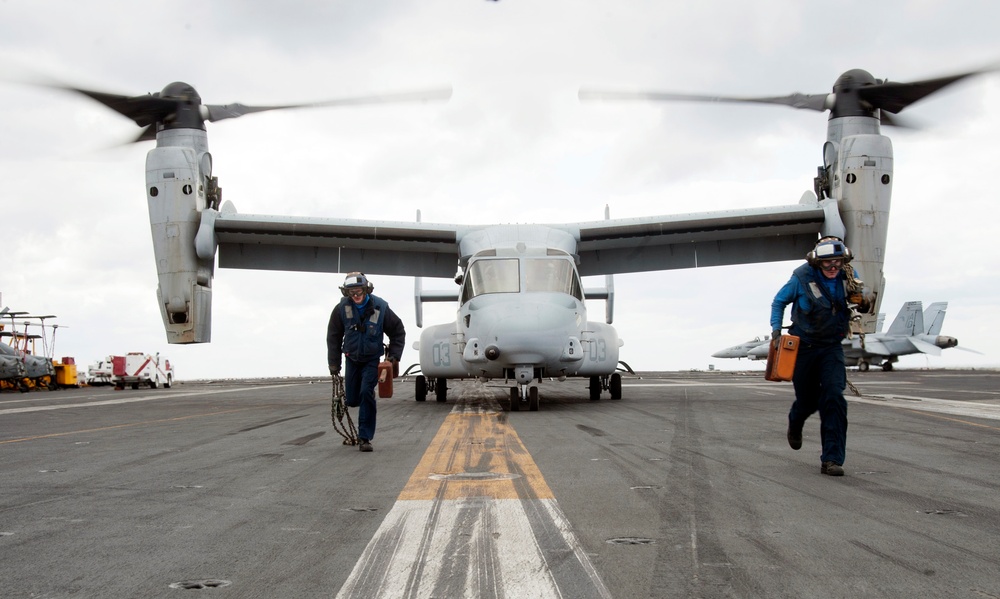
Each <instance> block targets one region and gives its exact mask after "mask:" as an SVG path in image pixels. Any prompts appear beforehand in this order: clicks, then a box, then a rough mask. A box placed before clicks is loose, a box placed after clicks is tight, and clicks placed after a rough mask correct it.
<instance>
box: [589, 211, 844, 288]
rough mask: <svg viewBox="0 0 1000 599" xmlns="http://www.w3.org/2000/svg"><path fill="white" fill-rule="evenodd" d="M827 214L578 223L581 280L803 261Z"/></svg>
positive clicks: (731, 214)
mask: <svg viewBox="0 0 1000 599" xmlns="http://www.w3.org/2000/svg"><path fill="white" fill-rule="evenodd" d="M825 212H826V211H825V210H824V209H823V207H821V206H819V205H817V204H796V205H791V206H774V207H768V208H748V209H743V210H725V211H717V212H701V213H692V214H679V215H671V216H654V217H646V218H628V219H609V220H602V221H594V222H590V223H580V224H577V225H573V226H574V227H575V228H576V231H577V232H578V235H579V237H578V238H579V247H578V249H579V255H580V275H581V276H588V275H604V274H616V273H626V272H646V271H653V270H671V269H676V268H697V267H703V266H723V265H727V264H750V263H755V262H773V261H778V260H795V259H801V258H803V257H804V256H805V255H806V253H808V252H809V250H811V249H812V248H813V246H814V245H815V244H816V235H817V233H819V232H820V231H821V230H822V228H823V224H824V222H825V220H826V214H825ZM838 223H839V220H838ZM828 224H829V223H828Z"/></svg>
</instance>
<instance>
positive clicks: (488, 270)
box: [462, 258, 583, 304]
mask: <svg viewBox="0 0 1000 599" xmlns="http://www.w3.org/2000/svg"><path fill="white" fill-rule="evenodd" d="M522 262H523V264H524V291H526V292H549V293H566V294H569V295H572V296H573V297H575V298H577V299H579V300H580V301H583V288H582V286H581V285H580V278H579V277H578V276H577V274H576V269H575V268H573V263H572V261H571V260H568V259H564V258H523V259H521V260H518V259H517V258H490V259H480V260H476V261H475V262H473V263H472V264H470V265H469V269H468V272H466V276H465V284H464V287H463V288H462V303H463V304H464V303H465V302H467V301H469V300H471V299H472V298H474V297H476V296H479V295H483V294H485V293H518V292H520V291H521V269H520V265H521V263H522Z"/></svg>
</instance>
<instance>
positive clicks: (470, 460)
mask: <svg viewBox="0 0 1000 599" xmlns="http://www.w3.org/2000/svg"><path fill="white" fill-rule="evenodd" d="M468 387H470V388H468V389H466V390H463V393H462V396H461V397H460V398H459V402H458V404H457V405H456V406H455V408H454V409H453V410H452V412H451V414H449V415H448V416H447V417H446V418H445V421H444V423H443V424H442V425H441V428H440V429H439V430H438V432H437V434H436V435H435V437H434V440H433V441H431V444H430V446H428V448H427V451H426V452H425V453H424V456H423V458H422V459H421V460H420V463H419V464H418V465H417V467H416V469H415V470H414V471H413V474H412V475H411V477H410V480H409V482H408V483H407V484H406V486H405V487H404V488H403V491H402V492H401V493H400V495H399V498H398V500H397V501H396V503H395V505H394V506H393V508H392V509H391V510H390V511H389V513H388V514H387V515H386V517H385V520H384V521H383V522H382V524H381V526H380V527H379V529H378V531H377V532H376V533H375V536H374V537H373V538H372V540H371V541H370V542H369V543H368V546H367V547H366V548H365V551H364V553H363V554H362V556H361V558H360V559H359V560H358V563H357V564H356V565H355V567H354V570H353V571H352V572H351V575H350V576H349V577H348V579H347V581H346V582H345V583H344V586H343V587H342V588H341V589H340V592H339V593H338V594H337V597H338V598H341V599H347V598H362V597H364V598H370V597H393V598H399V597H405V598H422V597H485V598H501V597H518V598H521V597H539V598H544V597H574V598H577V597H580V598H586V597H595V598H602V599H606V598H610V597H611V594H610V593H609V592H608V590H607V588H606V587H605V586H604V583H603V581H602V580H601V579H600V577H599V576H598V574H597V572H596V570H595V569H594V567H593V565H592V564H591V562H590V559H589V558H588V557H587V555H586V553H584V551H583V548H582V547H581V546H580V544H579V542H578V541H577V540H576V537H575V536H574V535H573V533H572V531H571V530H570V526H569V522H568V521H567V520H566V517H565V516H564V515H563V513H562V511H561V510H560V509H559V506H558V504H557V503H556V500H555V498H554V497H553V495H552V491H551V489H549V486H548V484H546V482H545V479H544V478H543V477H542V474H541V472H540V471H539V470H538V467H537V466H536V465H535V463H534V461H533V460H532V459H531V456H530V455H529V454H528V451H527V449H525V447H524V445H523V444H522V443H521V440H520V438H519V437H518V436H517V433H516V432H515V431H514V429H513V427H511V426H510V424H509V423H508V422H507V419H506V415H505V414H504V413H503V411H502V410H501V409H500V407H499V405H498V404H497V403H496V400H495V399H493V397H492V394H491V392H490V391H489V390H487V389H486V388H485V387H483V386H482V385H478V384H475V385H469V386H468Z"/></svg>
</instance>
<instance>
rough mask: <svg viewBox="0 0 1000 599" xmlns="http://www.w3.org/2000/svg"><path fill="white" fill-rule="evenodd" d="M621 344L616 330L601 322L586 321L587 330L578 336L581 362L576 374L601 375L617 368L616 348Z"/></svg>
mask: <svg viewBox="0 0 1000 599" xmlns="http://www.w3.org/2000/svg"><path fill="white" fill-rule="evenodd" d="M622 345H623V343H622V341H621V339H619V338H618V331H616V330H615V328H614V327H613V326H611V325H608V324H604V323H603V322H591V321H588V322H587V330H586V331H584V332H583V334H582V335H581V336H580V346H581V347H582V348H583V362H581V363H580V369H579V370H578V371H577V372H576V374H577V375H578V376H603V375H607V374H611V373H613V372H614V371H615V370H616V369H617V368H618V348H619V347H621V346H622Z"/></svg>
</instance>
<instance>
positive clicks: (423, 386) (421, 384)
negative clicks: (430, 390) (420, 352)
mask: <svg viewBox="0 0 1000 599" xmlns="http://www.w3.org/2000/svg"><path fill="white" fill-rule="evenodd" d="M414 393H415V395H416V397H417V401H427V377H425V376H424V375H420V376H418V377H417V382H416V390H415V391H414Z"/></svg>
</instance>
